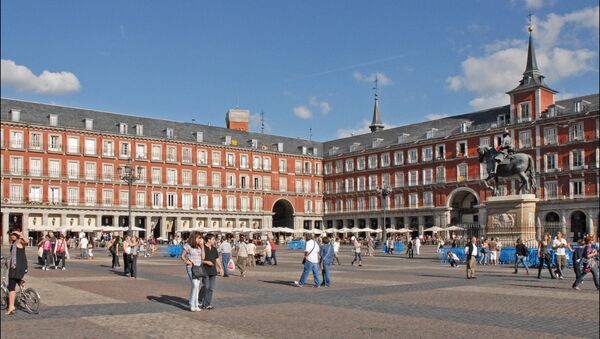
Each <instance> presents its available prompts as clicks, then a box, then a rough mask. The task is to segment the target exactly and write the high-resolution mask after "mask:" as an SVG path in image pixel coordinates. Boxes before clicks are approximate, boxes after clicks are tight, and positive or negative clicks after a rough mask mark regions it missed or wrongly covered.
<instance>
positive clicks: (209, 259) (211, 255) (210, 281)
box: [199, 233, 223, 310]
mask: <svg viewBox="0 0 600 339" xmlns="http://www.w3.org/2000/svg"><path fill="white" fill-rule="evenodd" d="M215 243H216V238H215V235H214V234H211V233H209V234H207V235H206V236H204V257H203V258H202V270H203V272H204V276H203V277H202V289H200V296H199V298H200V301H201V303H200V308H202V309H205V310H212V309H213V308H214V307H213V306H212V297H213V291H214V289H215V284H216V282H217V275H219V276H223V266H222V265H221V259H219V251H217V247H216V246H215Z"/></svg>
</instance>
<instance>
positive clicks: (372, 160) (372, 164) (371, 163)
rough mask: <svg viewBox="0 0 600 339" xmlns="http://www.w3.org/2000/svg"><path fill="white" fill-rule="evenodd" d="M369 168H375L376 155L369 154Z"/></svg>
mask: <svg viewBox="0 0 600 339" xmlns="http://www.w3.org/2000/svg"><path fill="white" fill-rule="evenodd" d="M368 166H369V169H373V168H377V155H376V154H371V155H369V158H368Z"/></svg>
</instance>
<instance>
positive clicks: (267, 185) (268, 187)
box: [262, 177, 271, 191]
mask: <svg viewBox="0 0 600 339" xmlns="http://www.w3.org/2000/svg"><path fill="white" fill-rule="evenodd" d="M262 180H263V190H265V191H270V190H271V177H263V178H262Z"/></svg>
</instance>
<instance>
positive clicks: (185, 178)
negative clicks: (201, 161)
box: [181, 170, 192, 186]
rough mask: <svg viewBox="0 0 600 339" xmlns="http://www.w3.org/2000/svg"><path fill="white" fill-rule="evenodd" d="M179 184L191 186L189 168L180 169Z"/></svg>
mask: <svg viewBox="0 0 600 339" xmlns="http://www.w3.org/2000/svg"><path fill="white" fill-rule="evenodd" d="M181 184H182V185H183V186H191V185H192V171H191V170H182V171H181Z"/></svg>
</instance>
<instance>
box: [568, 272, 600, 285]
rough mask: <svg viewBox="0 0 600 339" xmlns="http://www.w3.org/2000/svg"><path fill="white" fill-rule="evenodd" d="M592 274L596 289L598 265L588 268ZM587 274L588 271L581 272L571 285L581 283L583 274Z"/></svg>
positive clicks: (599, 283) (599, 278)
mask: <svg viewBox="0 0 600 339" xmlns="http://www.w3.org/2000/svg"><path fill="white" fill-rule="evenodd" d="M589 273H591V274H592V277H593V278H594V285H596V288H597V289H600V277H599V276H598V267H592V268H590V272H589ZM587 274H588V272H583V271H582V272H581V273H580V274H579V278H577V280H575V284H573V286H579V285H581V283H582V282H583V279H584V278H585V276H586V275H587Z"/></svg>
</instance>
